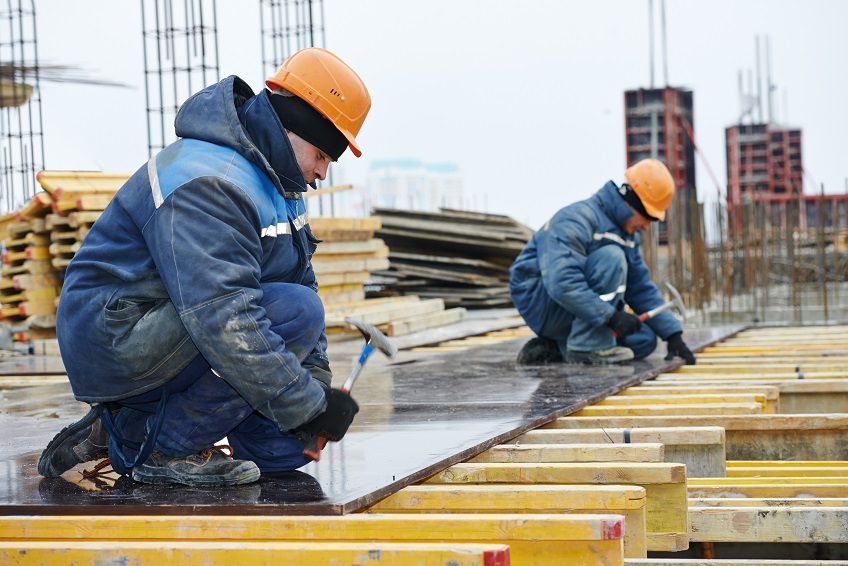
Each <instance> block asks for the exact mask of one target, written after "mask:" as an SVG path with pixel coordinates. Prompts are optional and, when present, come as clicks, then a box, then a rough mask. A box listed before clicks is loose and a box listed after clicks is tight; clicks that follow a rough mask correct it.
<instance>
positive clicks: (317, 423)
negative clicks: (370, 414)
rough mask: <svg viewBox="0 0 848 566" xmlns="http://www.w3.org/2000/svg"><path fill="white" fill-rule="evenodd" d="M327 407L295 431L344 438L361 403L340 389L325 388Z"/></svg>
mask: <svg viewBox="0 0 848 566" xmlns="http://www.w3.org/2000/svg"><path fill="white" fill-rule="evenodd" d="M324 391H325V393H326V395H327V408H326V409H325V410H324V412H323V413H321V414H320V415H318V416H317V417H315V418H314V419H312V420H311V421H309V422H306V423H304V424H302V425H300V426H299V427H297V428H296V429H294V431H295V432H296V433H301V432H303V433H306V434H308V435H310V436H313V437H314V436H323V437H324V438H326V439H327V440H333V441H339V440H341V439H342V438H344V435H345V433H346V432H347V429H348V428H350V423H352V422H353V416H354V415H355V414H356V413H358V412H359V405H357V404H356V401H354V400H353V397H351V396H350V395H348V394H347V393H345V392H344V391H342V390H340V389H325V390H324Z"/></svg>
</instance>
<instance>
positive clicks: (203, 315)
mask: <svg viewBox="0 0 848 566" xmlns="http://www.w3.org/2000/svg"><path fill="white" fill-rule="evenodd" d="M266 85H267V87H268V88H267V89H263V90H262V91H261V92H260V93H259V94H254V93H253V91H252V90H251V89H250V87H249V86H248V85H247V83H245V82H244V81H243V80H241V79H240V78H238V77H236V76H230V77H228V78H226V79H224V80H222V81H220V82H218V83H217V84H214V85H211V86H208V87H207V88H205V89H203V90H202V91H200V92H198V93H197V94H195V95H194V96H192V97H191V98H189V99H188V100H187V101H186V102H185V103H184V104H183V105H182V107H181V108H180V110H179V112H178V113H177V116H176V120H175V127H176V134H177V136H179V138H180V139H179V140H178V141H176V142H174V143H172V144H171V145H169V146H168V147H166V148H165V149H163V150H162V151H161V152H159V154H157V155H155V156H154V157H152V158H151V159H150V160H149V161H148V162H147V163H146V164H145V165H143V166H142V167H141V168H140V169H139V170H138V171H137V172H136V173H135V174H134V175H133V176H132V177H130V179H129V180H128V181H127V182H126V184H124V185H123V187H121V189H120V190H119V191H118V192H117V194H116V195H115V197H114V199H113V200H112V202H111V203H110V204H109V206H108V208H107V209H106V210H105V211H104V213H103V215H102V216H101V217H100V218H99V219H98V220H97V222H96V223H95V224H94V226H93V227H92V229H91V232H89V234H88V235H87V236H86V238H85V241H84V243H83V244H82V247H81V248H80V250H79V251H78V252H77V253H76V255H75V256H74V258H73V260H72V261H71V263H70V265H69V266H68V269H67V272H66V276H65V282H64V287H63V289H62V299H61V301H60V302H59V307H58V313H57V320H56V330H57V335H58V340H59V347H60V349H61V352H62V360H63V362H64V364H65V369H66V370H67V373H68V378H69V379H70V382H71V386H72V388H73V392H74V396H75V397H76V398H77V399H78V400H80V401H84V402H87V403H90V404H91V405H92V408H91V410H90V411H89V413H88V414H87V415H86V416H85V417H83V418H82V419H81V420H80V421H78V422H76V423H74V424H72V425H70V426H68V427H66V428H65V429H64V430H62V431H61V432H60V433H59V434H58V435H57V436H56V437H55V438H54V439H53V440H52V441H51V442H50V443H49V444H48V446H47V448H46V449H45V450H44V452H43V453H42V455H41V457H40V458H39V461H38V471H39V473H40V474H41V475H43V476H46V477H56V476H58V475H60V474H62V473H64V472H65V471H67V470H69V469H70V468H71V467H73V466H75V465H76V464H79V463H82V462H86V461H92V460H99V459H103V458H105V457H107V456H108V457H109V459H110V462H111V464H112V466H113V468H114V469H115V471H117V472H118V473H121V474H125V475H131V477H132V478H133V479H134V480H136V481H139V482H144V483H151V484H184V485H190V486H215V485H236V484H244V483H250V482H253V481H256V480H258V479H259V476H260V473H262V474H266V473H274V472H283V471H290V470H294V469H296V468H299V467H301V466H303V465H304V464H306V463H307V462H309V461H310V459H309V458H307V456H306V455H304V450H305V448H306V447H307V445H308V442H309V441H310V440H311V439H312V438H314V437H316V436H321V437H324V438H328V439H329V440H333V441H337V440H340V439H341V438H342V437H343V436H344V435H345V433H346V431H347V429H348V427H349V426H350V424H351V422H352V421H353V418H354V415H355V414H356V412H357V411H358V406H357V404H356V402H355V401H354V400H353V399H352V398H351V397H350V395H349V394H347V393H346V392H344V391H341V390H339V389H333V388H331V386H330V384H331V378H332V374H331V373H330V365H329V360H328V358H327V353H326V349H327V339H326V334H325V325H324V308H323V305H322V303H321V300H320V298H319V297H318V294H317V288H318V285H317V281H316V279H315V273H314V271H313V269H312V264H311V258H312V254H313V253H314V252H315V249H316V247H317V244H318V240H317V239H316V238H315V237H314V236H313V235H312V233H311V232H310V229H309V224H308V222H307V215H306V208H305V205H304V201H303V198H302V195H303V193H304V192H305V191H307V190H308V188H309V187H310V186H313V187H314V183H315V181H316V180H317V179H324V177H325V176H326V173H327V168H328V166H329V164H330V162H332V161H336V160H337V159H338V158H339V157H340V156H341V155H342V153H344V151H345V150H346V149H347V148H348V147H349V148H350V149H351V152H352V153H354V154H355V155H356V156H357V157H358V156H359V155H360V149H359V145H358V143H357V141H356V135H358V133H359V130H360V127H361V126H362V123H363V122H364V120H365V117H366V115H367V114H368V110H369V108H370V106H371V98H370V95H369V94H368V90H367V89H366V88H365V85H364V83H363V82H362V80H361V79H360V78H359V76H358V75H357V74H356V73H355V72H354V71H353V69H351V68H350V67H349V66H348V65H347V64H346V63H344V62H343V61H342V60H341V59H339V58H338V57H336V56H335V55H334V54H332V53H330V52H329V51H326V50H324V49H318V48H307V49H303V50H301V51H298V52H297V53H295V54H294V55H292V56H291V57H290V58H289V59H288V60H287V61H286V62H285V63H283V65H282V66H281V67H280V68H279V70H278V71H277V72H276V73H275V74H274V75H273V76H272V77H270V78H268V80H267V81H266ZM224 437H227V439H228V441H229V443H230V445H231V447H232V453H229V452H228V451H226V452H225V451H223V450H220V449H219V447H218V446H217V445H216V443H218V442H219V441H220V440H221V439H223V438H224Z"/></svg>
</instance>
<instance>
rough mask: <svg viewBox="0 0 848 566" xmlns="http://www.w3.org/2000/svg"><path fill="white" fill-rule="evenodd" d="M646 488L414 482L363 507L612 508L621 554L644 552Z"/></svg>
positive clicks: (378, 510) (393, 509)
mask: <svg viewBox="0 0 848 566" xmlns="http://www.w3.org/2000/svg"><path fill="white" fill-rule="evenodd" d="M645 503H646V498H645V489H644V488H642V487H638V486H618V485H568V486H565V485H498V484H483V485H473V484H471V485H414V486H409V487H406V488H404V489H402V490H400V491H398V492H396V493H394V494H392V495H390V496H388V497H387V498H385V499H383V500H382V501H380V502H378V503H376V504H374V505H372V506H371V507H369V508H368V509H367V511H366V512H368V513H614V514H616V515H622V516H624V521H625V528H624V556H625V557H638V556H646V553H647V546H646V542H645V534H646V531H645Z"/></svg>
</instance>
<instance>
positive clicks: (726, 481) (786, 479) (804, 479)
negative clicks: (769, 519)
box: [688, 476, 848, 493]
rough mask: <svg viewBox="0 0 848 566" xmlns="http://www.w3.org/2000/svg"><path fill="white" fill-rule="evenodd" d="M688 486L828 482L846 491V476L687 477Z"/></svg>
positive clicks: (847, 480) (847, 491) (847, 487)
mask: <svg viewBox="0 0 848 566" xmlns="http://www.w3.org/2000/svg"><path fill="white" fill-rule="evenodd" d="M688 482H689V488H690V489H692V488H697V487H701V486H711V485H719V486H725V485H726V486H730V485H759V484H764V483H772V484H784V485H792V484H795V485H807V484H830V485H841V486H843V489H845V490H846V492H845V493H848V478H845V477H844V476H780V477H750V476H748V477H736V478H730V477H727V478H689V480H688Z"/></svg>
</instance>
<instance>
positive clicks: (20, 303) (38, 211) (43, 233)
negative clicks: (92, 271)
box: [0, 193, 61, 351]
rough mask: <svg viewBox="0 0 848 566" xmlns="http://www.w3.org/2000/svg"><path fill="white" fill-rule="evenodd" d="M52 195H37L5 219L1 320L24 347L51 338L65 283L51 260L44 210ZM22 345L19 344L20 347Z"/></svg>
mask: <svg viewBox="0 0 848 566" xmlns="http://www.w3.org/2000/svg"><path fill="white" fill-rule="evenodd" d="M51 204H52V198H51V197H50V195H48V194H46V193H38V194H36V195H35V196H34V197H33V198H32V200H31V201H30V202H29V203H27V204H26V205H25V206H23V207H21V209H20V210H18V211H17V212H13V213H11V214H7V215H5V216H3V217H2V218H0V239H2V242H3V249H4V251H3V257H2V262H3V263H2V268H0V324H2V325H3V326H4V327H5V328H6V329H8V330H9V331H10V332H11V333H13V336H14V339H15V342H16V343H17V344H16V349H20V350H22V351H25V350H26V349H27V348H26V344H27V343H28V342H29V340H30V339H32V338H33V337H50V336H52V335H53V334H54V332H55V331H54V327H55V325H56V317H55V306H54V305H55V301H56V297H57V296H58V294H59V287H60V285H61V283H60V282H59V279H58V277H57V276H56V274H55V273H54V271H53V266H52V264H51V263H50V252H49V245H50V235H49V231H48V229H47V228H46V223H45V218H44V217H45V215H46V214H47V213H48V212H49V211H50V206H51ZM18 346H20V348H18Z"/></svg>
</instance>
